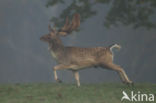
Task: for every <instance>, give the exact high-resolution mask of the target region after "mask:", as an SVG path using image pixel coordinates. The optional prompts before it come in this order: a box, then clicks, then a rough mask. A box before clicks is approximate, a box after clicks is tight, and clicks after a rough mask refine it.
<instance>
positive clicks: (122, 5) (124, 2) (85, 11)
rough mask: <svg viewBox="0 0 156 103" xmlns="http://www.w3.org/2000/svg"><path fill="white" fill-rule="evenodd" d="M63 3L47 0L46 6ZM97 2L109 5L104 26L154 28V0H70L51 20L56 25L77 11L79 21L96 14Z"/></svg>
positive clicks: (59, 0) (59, 24)
mask: <svg viewBox="0 0 156 103" xmlns="http://www.w3.org/2000/svg"><path fill="white" fill-rule="evenodd" d="M60 3H63V4H65V0H49V1H48V2H47V7H51V6H54V5H57V4H60ZM98 4H102V5H109V6H111V7H110V8H109V10H108V13H107V14H106V17H104V20H103V21H104V26H105V27H111V26H117V25H119V24H122V25H126V26H127V25H132V26H133V27H134V28H139V27H145V28H148V29H149V28H154V27H155V26H156V24H155V23H154V22H153V21H152V20H151V17H152V16H153V15H152V14H153V13H154V9H155V8H156V1H155V0H72V2H71V3H70V5H68V6H67V7H66V8H64V10H63V11H62V13H61V14H60V15H59V17H52V19H51V21H52V22H55V24H57V26H61V25H63V23H64V18H65V17H66V16H67V15H68V16H70V17H71V16H72V15H73V13H75V12H77V13H80V14H81V22H84V21H85V20H86V19H88V18H90V17H92V16H94V15H96V14H97V12H98V11H97V10H94V7H96V6H98Z"/></svg>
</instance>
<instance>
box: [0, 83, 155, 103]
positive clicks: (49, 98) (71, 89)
mask: <svg viewBox="0 0 156 103" xmlns="http://www.w3.org/2000/svg"><path fill="white" fill-rule="evenodd" d="M123 90H124V91H126V92H127V93H130V91H132V90H133V91H134V92H136V93H137V92H138V91H140V92H141V93H153V94H156V84H135V86H134V87H128V86H126V85H123V84H117V83H103V84H82V85H81V87H80V88H77V87H76V85H75V84H64V83H62V84H57V83H34V84H1V85H0V103H121V97H122V96H123V95H122V91H123ZM155 99H156V98H155ZM155 101H156V100H155ZM122 103H135V102H129V101H127V100H124V101H123V102H122ZM136 103H139V102H136ZM141 103H143V102H141ZM145 103H148V102H145ZM149 103H151V102H149ZM153 103H154V102H153Z"/></svg>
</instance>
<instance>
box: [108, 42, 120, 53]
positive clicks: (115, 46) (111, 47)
mask: <svg viewBox="0 0 156 103" xmlns="http://www.w3.org/2000/svg"><path fill="white" fill-rule="evenodd" d="M113 48H117V49H119V50H120V49H121V46H120V45H119V44H113V45H111V46H110V51H111V52H112V50H113Z"/></svg>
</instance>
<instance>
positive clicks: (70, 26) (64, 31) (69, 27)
mask: <svg viewBox="0 0 156 103" xmlns="http://www.w3.org/2000/svg"><path fill="white" fill-rule="evenodd" d="M79 26H80V15H79V14H78V13H76V14H74V16H73V19H72V22H71V23H70V22H69V19H68V17H67V18H66V22H65V24H64V26H63V27H62V28H61V29H60V30H59V31H58V34H59V35H61V36H66V35H68V34H70V33H71V32H72V31H73V30H76V29H77V28H78V27H79Z"/></svg>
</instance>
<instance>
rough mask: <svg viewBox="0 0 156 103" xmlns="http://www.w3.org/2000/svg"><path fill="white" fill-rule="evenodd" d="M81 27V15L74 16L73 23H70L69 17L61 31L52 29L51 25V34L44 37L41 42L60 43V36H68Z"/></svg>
mask: <svg viewBox="0 0 156 103" xmlns="http://www.w3.org/2000/svg"><path fill="white" fill-rule="evenodd" d="M79 25H80V15H79V14H78V13H76V14H74V16H73V19H72V22H71V23H70V22H69V19H68V17H67V18H66V22H65V24H64V26H63V27H62V28H61V29H59V30H56V28H55V27H54V28H51V26H50V25H49V33H48V34H45V35H43V36H42V37H41V38H40V40H42V41H44V42H51V41H54V42H55V41H58V40H59V36H67V35H68V34H70V33H71V32H72V31H73V30H76V29H77V28H78V27H79Z"/></svg>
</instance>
